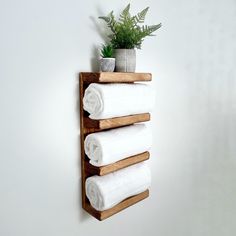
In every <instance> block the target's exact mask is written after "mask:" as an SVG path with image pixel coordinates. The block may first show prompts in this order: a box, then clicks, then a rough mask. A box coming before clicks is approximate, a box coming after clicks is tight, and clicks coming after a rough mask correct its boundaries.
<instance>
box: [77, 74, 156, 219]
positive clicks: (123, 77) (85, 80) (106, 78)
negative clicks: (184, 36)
mask: <svg viewBox="0 0 236 236" xmlns="http://www.w3.org/2000/svg"><path fill="white" fill-rule="evenodd" d="M151 80H152V75H151V74H150V73H118V72H101V73H90V72H81V73H80V141H81V179H82V207H83V209H84V210H86V211H87V212H88V213H89V214H91V215H92V216H94V217H95V218H96V219H98V220H104V219H106V218H108V217H110V216H112V215H114V214H116V213H118V212H120V211H121V210H123V209H125V208H127V207H129V206H131V205H133V204H135V203H137V202H139V201H141V200H143V199H145V198H147V197H148V196H149V190H146V191H144V192H142V193H140V194H138V195H135V196H133V197H130V198H127V199H126V200H124V201H122V202H120V203H119V204H117V205H116V206H114V207H112V208H110V209H108V210H105V211H97V210H95V209H94V208H93V207H92V206H91V205H90V203H89V200H88V199H87V197H86V194H85V180H86V178H88V177H89V176H92V175H106V174H109V173H111V172H113V171H117V170H120V169H122V168H124V167H127V166H130V165H134V164H136V163H139V162H142V161H145V160H147V159H149V152H144V153H140V154H138V155H135V156H131V157H127V158H126V159H123V160H120V161H118V162H116V163H113V164H110V165H106V166H101V167H96V166H93V165H91V164H90V163H89V158H88V157H87V156H86V154H85V152H84V139H85V137H86V135H87V134H89V133H93V132H98V131H101V130H106V129H111V128H116V127H122V126H126V125H131V124H134V123H138V122H144V121H149V120H150V114H149V113H145V114H137V115H131V116H123V117H117V118H111V119H102V120H92V119H90V118H89V117H88V116H89V114H88V113H87V112H86V111H84V110H83V101H82V100H83V96H84V91H85V89H86V88H87V87H88V85H89V84H90V83H133V82H138V81H144V82H145V81H151Z"/></svg>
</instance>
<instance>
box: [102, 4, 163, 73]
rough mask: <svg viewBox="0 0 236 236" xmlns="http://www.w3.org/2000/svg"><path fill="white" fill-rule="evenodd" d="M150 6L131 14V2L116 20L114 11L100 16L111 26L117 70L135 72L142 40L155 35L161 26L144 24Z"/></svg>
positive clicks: (111, 38)
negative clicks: (137, 51) (137, 50)
mask: <svg viewBox="0 0 236 236" xmlns="http://www.w3.org/2000/svg"><path fill="white" fill-rule="evenodd" d="M148 9H149V7H147V8H145V9H144V10H142V11H141V12H139V13H138V14H137V15H134V16H131V14H130V4H128V6H127V7H126V8H125V9H124V10H123V11H122V12H121V14H120V16H119V19H118V20H116V19H115V16H114V13H113V11H112V12H110V13H109V14H108V16H100V17H99V19H102V20H104V21H105V22H106V23H107V26H108V27H109V28H110V30H111V33H110V34H109V35H108V37H109V38H110V40H111V44H112V46H113V48H114V49H115V58H116V71H119V72H135V68H136V51H135V49H136V48H137V49H141V46H142V42H143V40H144V38H146V37H147V36H153V32H155V31H156V30H157V29H159V28H160V27H161V23H160V24H158V25H150V26H148V25H144V24H143V23H144V20H145V17H146V14H147V12H148Z"/></svg>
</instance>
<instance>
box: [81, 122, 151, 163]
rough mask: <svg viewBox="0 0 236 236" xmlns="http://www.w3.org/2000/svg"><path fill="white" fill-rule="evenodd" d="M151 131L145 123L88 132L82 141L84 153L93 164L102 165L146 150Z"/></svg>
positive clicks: (149, 144) (148, 147) (149, 145)
mask: <svg viewBox="0 0 236 236" xmlns="http://www.w3.org/2000/svg"><path fill="white" fill-rule="evenodd" d="M151 145H152V133H151V131H150V129H149V128H148V127H147V126H146V125H145V124H134V125H130V126H126V127H122V128H117V129H111V130H108V131H103V132H97V133H92V134H89V135H88V136H87V137H86V138H85V141H84V149H85V153H86V155H87V156H88V158H89V159H90V163H91V164H92V165H94V166H104V165H108V164H111V163H114V162H116V161H119V160H121V159H124V158H127V157H129V156H133V155H136V154H139V153H142V152H145V151H148V150H149V149H150V148H151Z"/></svg>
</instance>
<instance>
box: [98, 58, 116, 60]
mask: <svg viewBox="0 0 236 236" xmlns="http://www.w3.org/2000/svg"><path fill="white" fill-rule="evenodd" d="M101 59H109V60H115V59H116V58H115V57H102V58H101Z"/></svg>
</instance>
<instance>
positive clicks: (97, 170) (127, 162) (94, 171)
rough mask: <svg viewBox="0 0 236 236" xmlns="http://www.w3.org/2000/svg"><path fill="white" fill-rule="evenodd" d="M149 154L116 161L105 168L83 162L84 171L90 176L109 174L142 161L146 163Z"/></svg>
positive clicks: (145, 153)
mask: <svg viewBox="0 0 236 236" xmlns="http://www.w3.org/2000/svg"><path fill="white" fill-rule="evenodd" d="M149 156H150V154H149V152H144V153H141V154H138V155H135V156H131V157H128V158H125V159H123V160H120V161H117V162H115V163H113V164H110V165H106V166H100V167H97V166H93V165H91V164H90V163H89V161H88V160H86V161H85V171H86V172H87V173H89V174H91V175H106V174H109V173H111V172H114V171H117V170H120V169H123V168H125V167H128V166H131V165H134V164H137V163H139V162H142V161H146V160H148V159H149Z"/></svg>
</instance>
